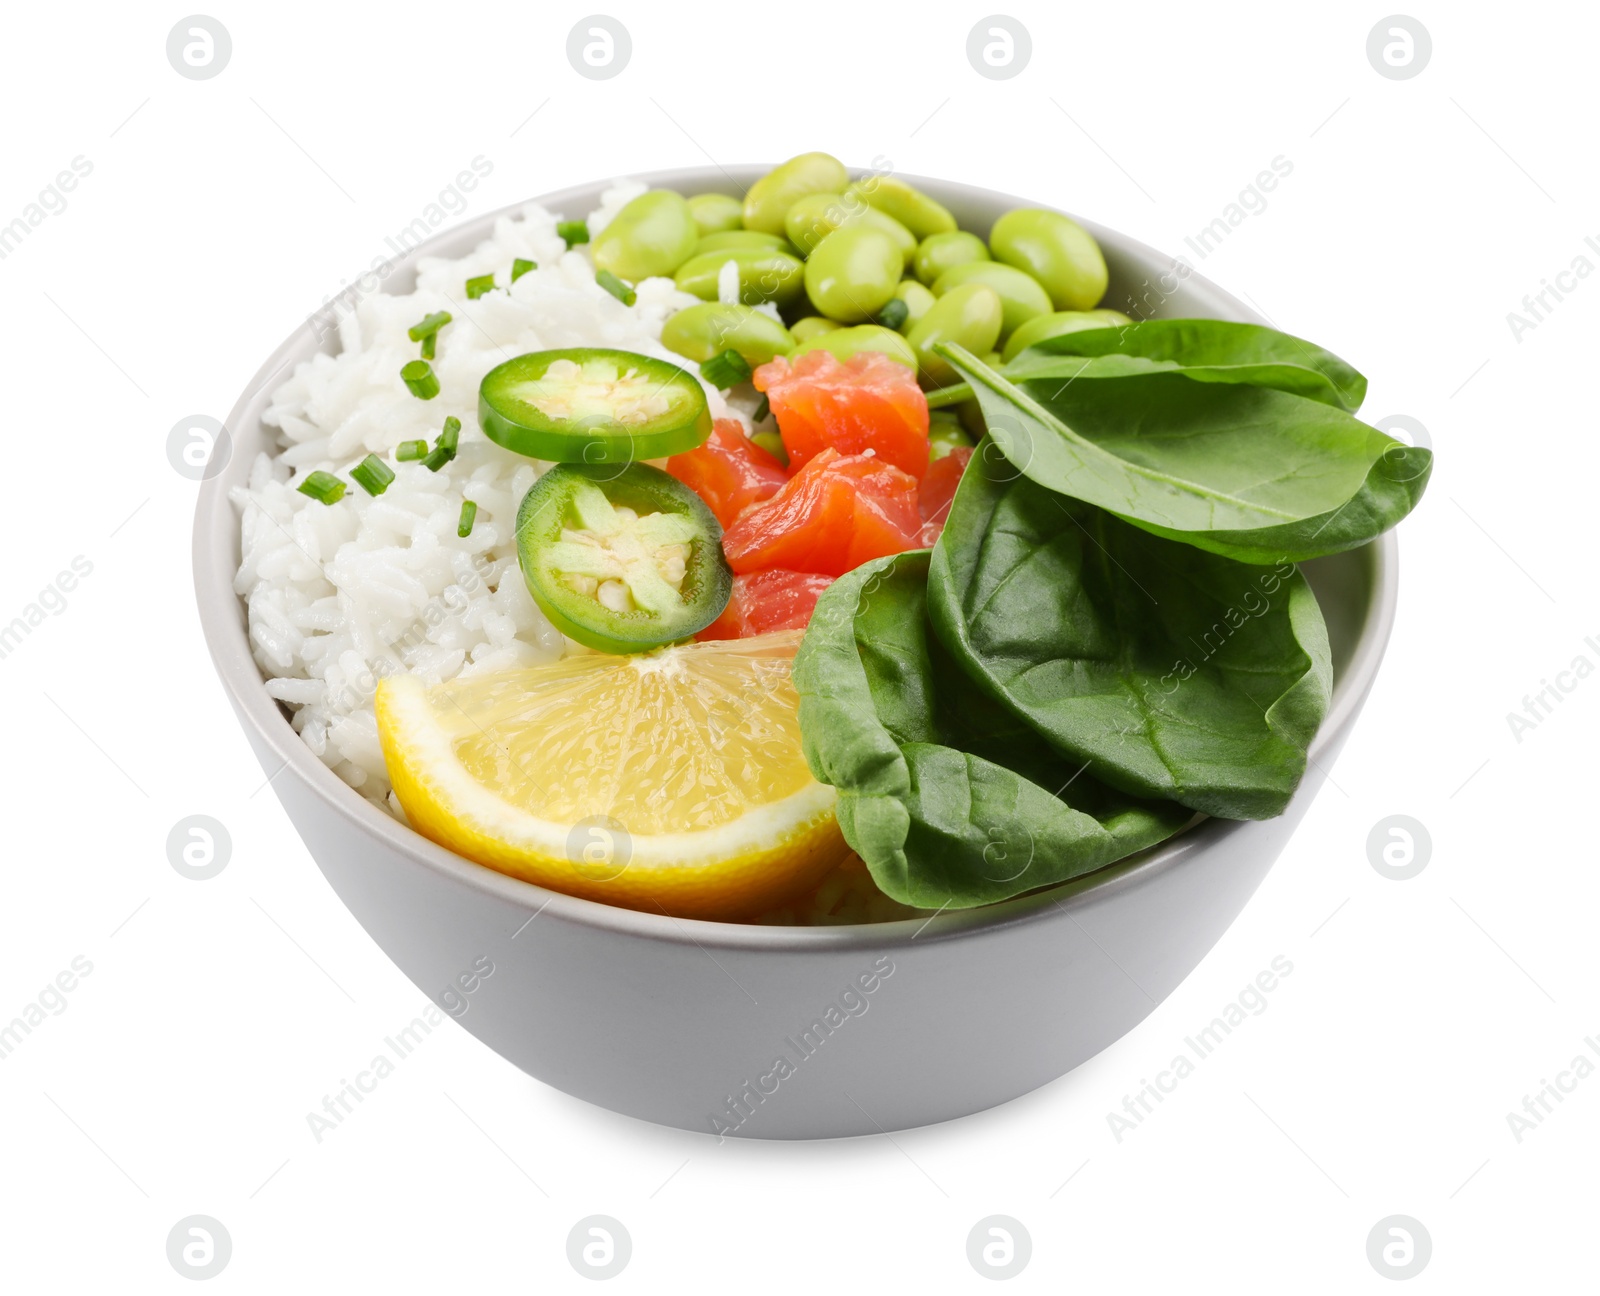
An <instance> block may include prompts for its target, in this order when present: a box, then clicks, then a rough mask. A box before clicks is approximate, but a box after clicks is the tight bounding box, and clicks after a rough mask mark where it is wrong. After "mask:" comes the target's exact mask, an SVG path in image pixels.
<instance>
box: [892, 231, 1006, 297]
mask: <svg viewBox="0 0 1600 1296" xmlns="http://www.w3.org/2000/svg"><path fill="white" fill-rule="evenodd" d="M988 259H989V249H988V248H987V247H985V246H984V242H983V240H982V239H981V238H979V237H978V236H977V235H976V234H969V233H967V231H966V230H946V231H945V232H944V233H943V234H930V235H928V237H927V238H925V239H923V240H922V242H921V243H919V244H917V254H916V256H915V257H914V258H913V259H912V262H911V265H912V268H913V269H914V270H915V271H916V272H917V278H918V279H920V280H922V282H923V283H925V284H931V283H933V282H934V280H936V279H937V278H938V277H939V276H940V275H942V274H943V273H944V272H945V271H946V270H949V269H952V268H953V267H955V266H958V265H966V264H967V262H969V261H987V260H988Z"/></svg>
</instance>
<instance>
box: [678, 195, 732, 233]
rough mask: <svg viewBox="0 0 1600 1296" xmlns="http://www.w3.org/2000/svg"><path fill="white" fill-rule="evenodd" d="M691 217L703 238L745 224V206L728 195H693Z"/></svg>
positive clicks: (690, 204) (690, 200)
mask: <svg viewBox="0 0 1600 1296" xmlns="http://www.w3.org/2000/svg"><path fill="white" fill-rule="evenodd" d="M687 201H688V203H689V215H691V216H693V217H694V223H695V225H696V227H697V228H698V229H699V230H700V233H701V235H702V236H704V235H706V234H719V233H721V232H722V231H724V230H736V229H738V228H740V226H742V225H743V224H744V204H743V203H742V202H740V201H739V200H738V199H737V198H730V197H729V196H728V195H727V194H719V193H703V194H692V195H691V196H690V197H689V198H688V200H687Z"/></svg>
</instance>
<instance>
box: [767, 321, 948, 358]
mask: <svg viewBox="0 0 1600 1296" xmlns="http://www.w3.org/2000/svg"><path fill="white" fill-rule="evenodd" d="M807 351H826V352H828V353H829V354H830V355H832V356H834V357H835V358H836V359H839V360H848V359H849V358H850V357H851V356H853V355H857V354H859V353H860V352H863V351H881V352H883V354H884V355H886V356H888V357H889V358H890V359H891V360H898V361H899V362H900V363H901V364H903V365H905V367H906V368H907V369H915V368H916V367H917V353H916V352H915V351H913V350H912V349H911V343H909V342H907V341H906V340H905V339H904V338H903V337H901V336H900V335H899V334H898V333H896V332H895V331H894V330H893V329H886V328H884V327H883V325H881V324H858V325H856V326H855V327H854V328H841V329H830V330H829V331H828V332H826V333H821V334H818V335H817V336H816V337H813V338H811V339H809V340H808V341H805V342H802V343H800V345H799V346H797V347H795V349H794V350H793V351H791V352H790V353H789V358H790V359H791V360H797V359H799V358H800V357H801V356H803V355H804V354H805V353H806V352H807Z"/></svg>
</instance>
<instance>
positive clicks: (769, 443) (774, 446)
mask: <svg viewBox="0 0 1600 1296" xmlns="http://www.w3.org/2000/svg"><path fill="white" fill-rule="evenodd" d="M750 440H751V441H753V442H754V443H755V444H756V445H758V446H760V447H761V448H762V449H763V450H765V451H766V452H767V453H768V454H769V455H771V456H772V457H773V458H774V459H776V460H777V461H778V462H779V463H781V464H782V465H783V466H784V467H785V468H787V467H788V466H789V449H788V447H787V446H785V445H784V444H783V437H782V436H781V435H779V434H778V433H777V432H752V433H751V434H750Z"/></svg>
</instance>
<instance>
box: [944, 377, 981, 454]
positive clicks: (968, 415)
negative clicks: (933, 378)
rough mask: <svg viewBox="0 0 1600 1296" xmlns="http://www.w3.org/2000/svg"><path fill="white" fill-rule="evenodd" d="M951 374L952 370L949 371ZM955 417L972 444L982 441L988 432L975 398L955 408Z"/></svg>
mask: <svg viewBox="0 0 1600 1296" xmlns="http://www.w3.org/2000/svg"><path fill="white" fill-rule="evenodd" d="M951 372H952V373H953V372H954V370H952V371H951ZM955 411H956V417H957V418H958V419H960V420H961V426H962V427H964V428H966V430H967V435H968V436H970V437H971V438H972V440H973V441H974V443H976V442H978V441H981V440H983V436H984V433H986V432H988V430H989V425H988V424H987V423H985V422H984V421H983V406H982V405H980V404H978V401H977V398H976V397H974V398H973V399H972V400H964V401H962V402H961V404H959V405H957V406H955Z"/></svg>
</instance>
